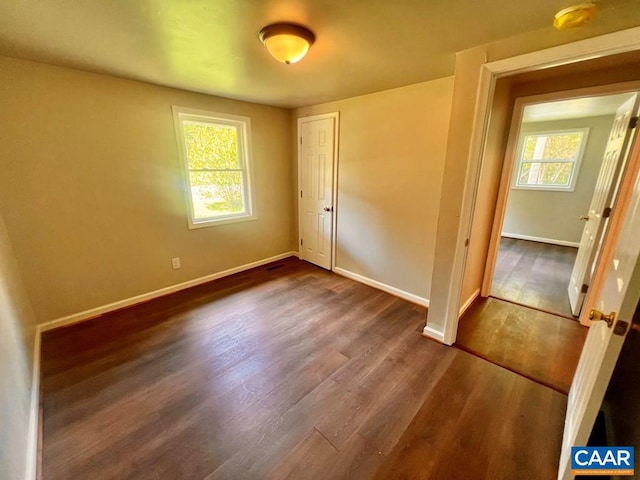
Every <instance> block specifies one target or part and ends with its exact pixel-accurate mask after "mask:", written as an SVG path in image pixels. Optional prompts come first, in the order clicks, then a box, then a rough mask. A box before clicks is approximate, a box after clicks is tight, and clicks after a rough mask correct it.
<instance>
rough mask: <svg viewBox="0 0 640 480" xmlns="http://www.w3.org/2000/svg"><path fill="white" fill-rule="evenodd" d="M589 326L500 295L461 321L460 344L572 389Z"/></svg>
mask: <svg viewBox="0 0 640 480" xmlns="http://www.w3.org/2000/svg"><path fill="white" fill-rule="evenodd" d="M587 330H588V329H587V328H586V327H583V326H582V325H580V323H578V322H577V321H576V320H569V319H568V318H564V317H559V316H557V315H551V314H549V313H545V312H541V311H539V310H534V309H532V308H528V307H523V306H521V305H515V304H513V303H510V302H505V301H502V300H499V299H496V298H491V297H489V298H480V299H478V300H476V302H474V304H473V305H472V306H471V308H470V309H469V310H468V311H467V312H466V313H465V315H464V316H463V317H462V318H461V319H460V323H459V327H458V338H457V339H456V347H458V348H461V349H463V350H465V351H468V352H471V353H473V354H474V355H478V356H480V357H482V358H485V359H487V360H489V361H491V362H493V363H495V364H497V365H500V366H503V367H505V368H507V369H509V370H511V371H513V372H516V373H519V374H521V375H524V376H526V377H528V378H531V379H534V380H535V381H537V382H541V383H543V384H544V385H548V386H550V387H552V388H554V389H556V390H558V391H560V392H563V393H568V392H569V388H570V387H571V382H572V381H573V375H574V374H575V371H576V367H577V366H578V360H579V359H580V353H581V352H582V346H583V345H584V341H585V339H586V337H587Z"/></svg>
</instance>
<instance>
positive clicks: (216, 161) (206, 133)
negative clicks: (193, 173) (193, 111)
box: [183, 122, 242, 170]
mask: <svg viewBox="0 0 640 480" xmlns="http://www.w3.org/2000/svg"><path fill="white" fill-rule="evenodd" d="M183 129H184V140H185V143H186V147H187V160H188V168H189V169H199V168H211V169H215V170H220V169H226V168H230V169H233V168H242V167H241V165H240V159H239V156H238V131H237V130H236V128H235V127H233V126H228V125H213V124H207V123H196V122H183Z"/></svg>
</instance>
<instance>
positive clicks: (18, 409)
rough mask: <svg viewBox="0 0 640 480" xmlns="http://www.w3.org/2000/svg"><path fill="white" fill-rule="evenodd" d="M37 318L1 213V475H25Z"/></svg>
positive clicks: (13, 478)
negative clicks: (24, 285) (23, 283)
mask: <svg viewBox="0 0 640 480" xmlns="http://www.w3.org/2000/svg"><path fill="white" fill-rule="evenodd" d="M34 327H35V318H34V315H33V311H32V310H31V305H30V303H29V300H28V298H27V295H26V292H25V290H24V287H23V285H22V280H21V278H20V274H19V272H18V266H17V264H16V262H15V259H14V255H13V249H12V246H11V242H10V241H9V237H8V235H7V230H6V227H5V224H4V221H3V219H2V216H0V478H2V479H7V480H22V479H24V478H25V466H26V460H27V457H26V455H27V444H28V441H29V439H28V433H29V411H30V400H31V370H32V363H33V361H32V359H33V349H34V340H35V328H34Z"/></svg>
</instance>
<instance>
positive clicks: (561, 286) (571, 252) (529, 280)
mask: <svg viewBox="0 0 640 480" xmlns="http://www.w3.org/2000/svg"><path fill="white" fill-rule="evenodd" d="M577 253H578V249H577V248H574V247H563V246H560V245H550V244H548V243H540V242H530V241H528V240H517V239H514V238H506V237H502V239H501V240H500V249H499V251H498V258H497V260H496V268H495V273H494V276H493V285H492V287H491V296H492V297H496V298H500V299H503V300H507V301H510V302H515V303H519V304H521V305H525V306H528V307H533V308H537V309H539V310H542V311H545V312H548V313H553V314H556V315H562V316H564V317H567V318H574V317H573V316H572V314H571V307H570V305H569V296H568V294H567V288H568V286H569V279H570V277H571V271H572V270H573V264H574V263H575V261H576V254H577Z"/></svg>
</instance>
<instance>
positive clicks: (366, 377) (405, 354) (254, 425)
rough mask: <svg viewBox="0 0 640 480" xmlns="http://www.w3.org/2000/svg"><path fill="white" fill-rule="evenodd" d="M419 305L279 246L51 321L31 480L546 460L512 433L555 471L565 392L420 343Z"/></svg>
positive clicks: (307, 473)
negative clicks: (86, 313) (279, 254)
mask: <svg viewBox="0 0 640 480" xmlns="http://www.w3.org/2000/svg"><path fill="white" fill-rule="evenodd" d="M274 266H275V267H276V268H275V269H273V268H272V267H274ZM486 308H488V307H486ZM425 317H426V309H424V308H423V307H419V306H416V305H413V304H411V303H409V302H406V301H404V300H401V299H399V298H396V297H393V296H391V295H388V294H386V293H384V292H381V291H379V290H376V289H373V288H371V287H368V286H366V285H362V284H359V283H357V282H353V281H351V280H349V279H346V278H344V277H341V276H338V275H335V274H333V273H331V272H328V271H326V270H323V269H320V268H317V267H314V266H312V265H310V264H307V263H305V262H301V261H298V260H296V259H287V260H283V261H281V262H277V264H276V265H271V266H264V267H260V268H256V269H253V270H251V271H248V272H242V273H240V274H237V275H233V276H230V277H226V278H223V279H219V280H216V281H214V282H211V283H209V284H205V285H200V286H197V287H194V288H193V289H189V290H185V291H182V292H177V293H175V294H172V295H170V296H167V297H163V298H159V299H155V300H152V301H149V302H146V303H144V304H141V305H137V306H133V307H130V308H127V309H124V310H121V311H118V312H113V313H110V314H106V315H104V316H102V317H101V318H99V319H96V320H93V321H88V322H84V323H82V324H79V325H75V326H71V327H68V328H63V329H59V330H57V331H53V332H49V333H47V334H46V335H45V336H44V338H43V349H42V362H43V368H42V392H43V393H42V412H43V413H42V415H43V422H42V430H43V431H42V439H43V444H42V461H43V463H42V466H43V468H42V478H43V479H44V480H51V479H54V480H57V479H65V480H66V479H70V478H73V479H75V478H91V479H97V480H102V479H118V480H120V479H128V478H131V479H134V478H135V479H150V480H160V479H163V480H164V479H174V478H175V479H183V478H188V479H190V480H191V479H194V480H201V479H204V478H208V479H210V480H212V479H221V478H226V479H234V480H235V479H242V480H252V479H256V480H257V479H260V480H262V479H265V478H274V479H275V478H300V479H309V478H318V479H341V478H347V479H358V480H361V479H368V478H373V477H374V476H376V474H377V472H378V470H380V472H390V474H391V475H396V474H402V475H408V476H405V477H396V478H419V477H420V475H422V474H423V473H422V472H423V469H424V471H426V472H431V473H432V474H433V475H440V476H441V478H455V476H453V477H452V476H451V475H454V474H455V475H458V474H461V473H463V472H464V473H466V474H467V475H466V478H473V475H471V476H469V473H470V472H471V473H472V471H473V470H472V469H473V468H475V467H476V466H477V465H475V464H474V463H473V461H472V454H471V453H470V452H472V451H473V450H477V451H481V452H482V453H483V455H487V458H486V459H485V460H482V461H481V462H480V463H478V465H481V470H482V471H483V472H484V473H486V474H487V475H491V474H493V473H495V475H496V476H495V477H492V478H498V479H499V478H501V477H500V475H503V474H504V475H507V474H509V475H511V474H512V472H516V471H518V469H519V468H524V469H525V471H524V473H523V475H524V476H523V477H522V478H527V477H526V475H529V476H532V475H534V474H535V472H537V471H539V470H541V469H540V467H539V466H536V465H534V464H533V463H532V461H533V459H532V457H531V456H530V455H529V454H525V453H522V454H520V456H517V455H516V453H515V452H512V450H513V447H510V446H509V444H508V443H509V438H510V437H511V436H517V437H518V438H519V439H521V441H518V442H515V441H513V440H512V443H514V444H517V445H518V447H519V448H521V449H524V448H525V445H527V444H538V443H540V442H546V443H545V445H547V444H548V445H550V447H545V448H542V449H541V451H542V454H541V455H540V456H539V458H537V461H538V462H539V463H543V464H544V465H545V467H544V469H543V470H542V471H545V472H547V471H552V470H553V469H554V468H555V464H554V462H557V459H556V456H557V451H556V450H553V448H555V446H556V444H557V443H558V441H559V438H560V436H559V433H558V432H559V431H561V430H559V429H561V426H562V414H563V413H564V410H563V409H564V403H565V402H566V399H565V397H564V396H561V395H560V396H558V394H557V393H556V392H553V391H552V390H550V389H546V388H544V387H541V386H540V385H537V384H535V383H533V382H531V381H530V380H527V379H524V378H522V377H518V376H513V374H511V373H509V372H506V371H505V370H503V369H502V368H500V367H497V366H495V365H492V364H490V363H488V362H485V361H483V360H480V359H478V358H475V357H473V356H471V355H469V354H467V353H464V352H461V351H459V350H457V349H453V348H449V347H445V346H443V345H440V344H437V343H434V342H431V341H429V340H426V339H424V338H423V337H422V336H421V335H420V332H421V329H422V327H423V326H424V321H425ZM558 358H560V357H558ZM500 412H502V416H501V415H500V414H499V413H500ZM549 437H551V441H548V440H547V439H548V438H549ZM496 438H497V439H498V441H499V442H503V443H504V444H505V446H504V447H501V448H504V449H506V451H509V452H512V455H511V456H509V457H508V458H507V459H506V460H505V461H504V462H502V461H501V457H499V456H497V455H496V454H495V453H494V452H493V451H492V449H491V448H490V447H488V446H487V445H490V444H491V442H493V441H495V439H496ZM434 446H437V448H436V447H434ZM448 449H452V450H453V451H457V452H458V453H459V455H461V456H462V457H464V459H463V461H459V462H458V463H456V461H454V459H453V457H452V456H451V454H450V453H449V452H448ZM558 451H559V450H558ZM402 452H404V453H402ZM386 454H389V456H388V457H387V455H386ZM405 454H406V456H405ZM465 456H469V458H468V459H466V457H465ZM404 459H408V463H407V464H406V465H404ZM398 461H401V463H402V465H400V464H398ZM476 463H477V462H476ZM468 469H471V470H469V471H467V470H468ZM380 475H383V473H380ZM447 475H449V476H447ZM379 478H384V477H379ZM390 478H393V476H392V477H390ZM425 478H426V477H425ZM430 478H436V477H430ZM502 478H513V477H507V476H504V477H502Z"/></svg>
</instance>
